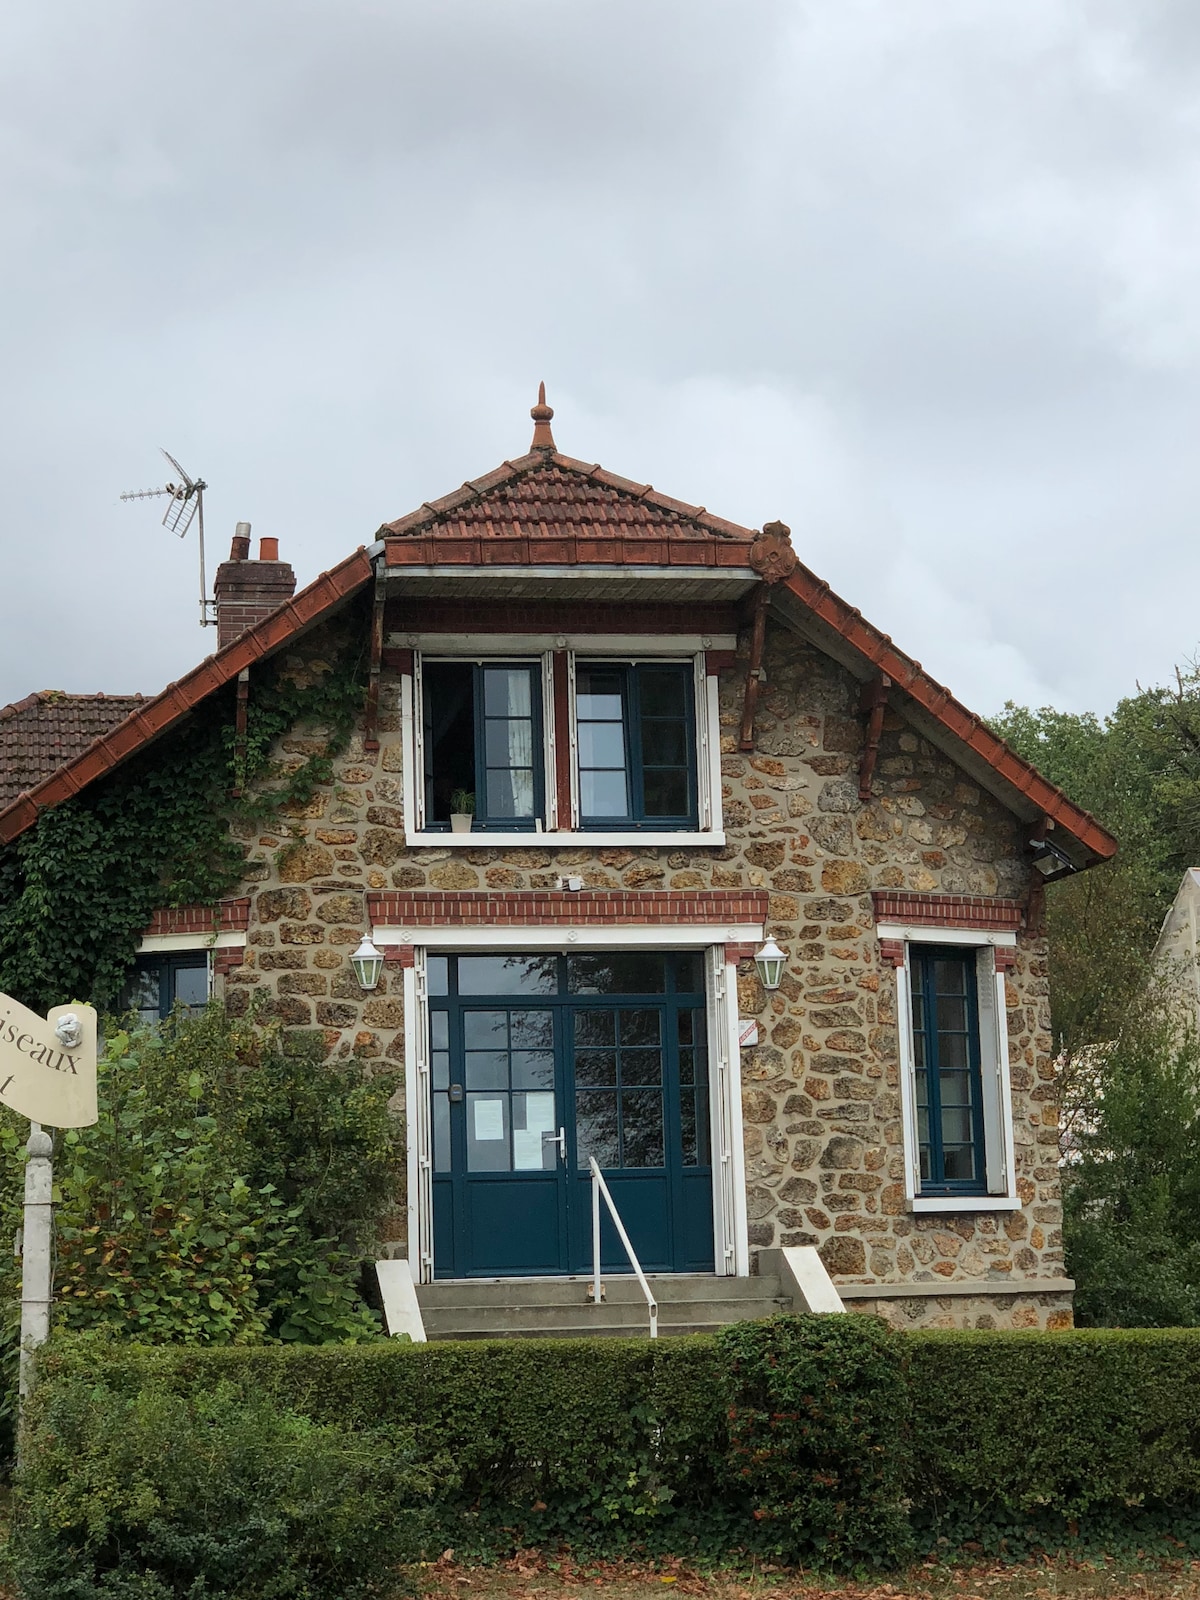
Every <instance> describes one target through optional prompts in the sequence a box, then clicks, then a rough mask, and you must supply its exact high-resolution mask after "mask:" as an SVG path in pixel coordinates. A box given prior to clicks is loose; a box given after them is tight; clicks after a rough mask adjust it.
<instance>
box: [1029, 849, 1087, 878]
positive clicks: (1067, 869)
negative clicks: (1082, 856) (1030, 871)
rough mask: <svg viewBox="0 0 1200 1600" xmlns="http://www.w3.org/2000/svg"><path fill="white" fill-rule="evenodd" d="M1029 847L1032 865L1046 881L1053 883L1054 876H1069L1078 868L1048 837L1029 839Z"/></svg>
mask: <svg viewBox="0 0 1200 1600" xmlns="http://www.w3.org/2000/svg"><path fill="white" fill-rule="evenodd" d="M1029 848H1030V849H1031V850H1032V851H1033V864H1034V866H1035V867H1036V868H1037V870H1038V871H1039V872H1040V873H1041V875H1042V877H1043V879H1044V880H1045V881H1046V882H1047V883H1053V882H1054V881H1055V879H1056V878H1066V877H1069V876H1070V875H1071V873H1073V872H1077V871H1078V870H1079V869H1078V868H1077V867H1076V865H1075V863H1074V862H1073V861H1072V860H1071V858H1070V856H1069V855H1068V854H1067V852H1066V851H1065V850H1061V849H1060V848H1059V847H1058V845H1056V844H1051V843H1050V841H1049V839H1031V840H1030V841H1029Z"/></svg>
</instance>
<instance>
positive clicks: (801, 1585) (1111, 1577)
mask: <svg viewBox="0 0 1200 1600" xmlns="http://www.w3.org/2000/svg"><path fill="white" fill-rule="evenodd" d="M421 1578H422V1587H423V1589H424V1591H425V1593H426V1594H427V1595H429V1596H431V1597H444V1600H450V1597H453V1596H456V1595H458V1596H463V1597H464V1600H465V1597H467V1596H469V1597H470V1600H601V1596H600V1595H599V1593H598V1591H603V1596H602V1600H654V1597H657V1600H662V1597H663V1593H664V1590H665V1589H671V1590H673V1591H674V1592H675V1593H677V1594H686V1595H692V1596H696V1597H701V1600H974V1597H975V1596H979V1597H980V1600H984V1597H986V1600H1200V1561H1171V1562H1145V1563H1143V1564H1141V1565H1140V1566H1138V1567H1131V1566H1130V1565H1128V1564H1122V1563H1120V1562H1116V1561H1107V1560H1096V1561H1081V1560H1072V1559H1070V1558H1066V1557H1062V1558H1059V1559H1056V1560H1050V1559H1049V1558H1047V1557H1043V1558H1041V1559H1040V1560H1037V1561H1028V1562H1024V1563H1021V1564H1017V1565H1012V1564H1009V1565H990V1564H986V1563H984V1564H977V1565H974V1566H970V1567H964V1566H943V1565H940V1564H938V1563H935V1562H927V1563H925V1564H924V1565H921V1566H917V1567H913V1568H912V1569H910V1570H909V1571H908V1572H906V1573H905V1574H903V1575H902V1576H895V1577H892V1578H891V1579H889V1580H888V1581H886V1582H884V1581H879V1580H872V1581H868V1582H865V1583H843V1584H838V1583H834V1582H832V1581H831V1580H830V1579H829V1578H821V1577H816V1576H814V1575H812V1574H811V1573H805V1572H803V1571H798V1570H795V1569H787V1568H784V1567H781V1566H776V1565H772V1564H771V1563H759V1564H758V1565H756V1566H754V1567H748V1568H746V1569H745V1570H732V1569H731V1570H724V1571H722V1570H716V1571H713V1570H708V1569H699V1568H696V1567H693V1566H690V1565H689V1564H688V1563H687V1562H686V1561H683V1560H680V1559H673V1560H662V1561H658V1562H655V1563H653V1564H652V1565H639V1564H637V1563H634V1562H623V1561H594V1562H588V1561H575V1560H573V1559H572V1558H570V1557H568V1556H556V1555H553V1554H551V1555H547V1554H545V1553H544V1552H542V1551H539V1550H522V1551H518V1552H517V1554H516V1555H514V1556H512V1557H511V1558H510V1559H509V1560H507V1561H502V1562H497V1563H496V1564H495V1565H492V1566H471V1565H466V1564H464V1563H460V1562H458V1561H457V1560H456V1559H455V1555H454V1552H453V1551H452V1550H447V1551H445V1552H444V1554H443V1555H442V1556H441V1558H440V1559H439V1560H438V1561H435V1562H432V1563H430V1564H429V1565H428V1566H426V1567H425V1568H424V1569H423V1570H422V1572H421Z"/></svg>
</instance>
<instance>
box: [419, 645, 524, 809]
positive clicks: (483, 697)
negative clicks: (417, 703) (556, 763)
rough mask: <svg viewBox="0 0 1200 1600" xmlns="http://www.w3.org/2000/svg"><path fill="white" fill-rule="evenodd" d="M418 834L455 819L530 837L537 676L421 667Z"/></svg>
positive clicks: (507, 666) (504, 668)
mask: <svg viewBox="0 0 1200 1600" xmlns="http://www.w3.org/2000/svg"><path fill="white" fill-rule="evenodd" d="M423 681H424V700H425V707H424V709H425V826H426V827H428V828H448V827H449V826H450V818H451V816H452V815H454V814H455V813H459V814H466V813H471V814H473V815H474V818H475V823H474V826H475V827H476V828H482V829H487V828H491V829H510V828H511V829H526V828H529V829H532V828H533V827H534V826H535V824H536V821H537V819H538V818H539V817H541V816H542V811H543V787H544V784H543V771H544V759H543V751H542V719H541V701H542V689H541V668H540V666H538V665H537V664H536V663H534V662H525V661H427V662H426V663H425V665H424V668H423Z"/></svg>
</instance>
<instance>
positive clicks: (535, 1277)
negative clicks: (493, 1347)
mask: <svg viewBox="0 0 1200 1600" xmlns="http://www.w3.org/2000/svg"><path fill="white" fill-rule="evenodd" d="M646 1276H647V1278H680V1279H682V1278H713V1279H716V1278H717V1276H718V1275H717V1273H715V1272H648V1273H647V1274H646ZM728 1276H729V1274H728V1273H722V1274H721V1277H728ZM600 1278H601V1281H603V1280H604V1279H605V1278H629V1279H630V1280H631V1281H633V1282H636V1279H635V1278H634V1275H633V1273H632V1272H612V1271H609V1270H608V1269H607V1268H605V1270H604V1271H603V1272H602V1273H601V1274H600ZM591 1281H592V1274H591V1273H590V1272H544V1273H536V1274H535V1273H531V1272H517V1273H513V1274H512V1275H511V1276H510V1277H507V1278H431V1279H430V1280H429V1282H428V1283H426V1284H418V1285H417V1287H418V1288H429V1287H431V1286H434V1285H437V1284H439V1283H453V1284H459V1285H462V1284H467V1283H479V1284H485V1283H591Z"/></svg>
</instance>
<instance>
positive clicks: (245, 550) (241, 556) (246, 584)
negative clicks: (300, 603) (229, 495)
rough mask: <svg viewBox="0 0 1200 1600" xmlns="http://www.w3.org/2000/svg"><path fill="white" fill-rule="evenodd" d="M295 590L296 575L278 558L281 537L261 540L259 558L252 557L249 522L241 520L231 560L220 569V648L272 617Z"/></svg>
mask: <svg viewBox="0 0 1200 1600" xmlns="http://www.w3.org/2000/svg"><path fill="white" fill-rule="evenodd" d="M295 592H296V574H295V573H294V572H293V571H292V567H291V563H290V562H289V561H280V559H279V540H278V539H260V540H259V541H258V560H257V561H251V559H250V524H249V523H248V522H239V523H238V525H237V532H236V533H235V534H234V536H233V543H232V545H231V546H230V549H229V560H228V561H222V563H221V565H220V566H219V567H218V568H217V576H216V581H215V582H214V584H213V594H214V595H215V596H216V600H217V649H218V650H220V649H223V648H224V646H225V645H227V644H229V643H231V642H232V641H233V640H234V639H236V638H237V637H238V636H239V634H243V633H245V631H246V629H247V628H253V627H254V625H255V623H257V622H261V621H262V619H263V618H264V617H266V616H269V615H270V614H271V612H272V611H274V610H275V607H276V606H281V605H282V604H283V602H284V601H285V600H290V599H291V598H292V596H293V595H294V594H295Z"/></svg>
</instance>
